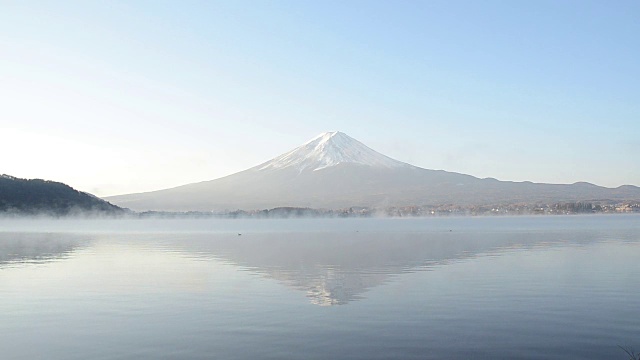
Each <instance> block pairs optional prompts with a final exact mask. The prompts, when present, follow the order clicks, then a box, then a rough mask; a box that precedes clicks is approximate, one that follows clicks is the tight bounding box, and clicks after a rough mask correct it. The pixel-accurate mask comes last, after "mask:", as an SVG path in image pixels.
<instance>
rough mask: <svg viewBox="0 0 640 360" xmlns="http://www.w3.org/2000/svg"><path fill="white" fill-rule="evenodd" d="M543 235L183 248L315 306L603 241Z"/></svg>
mask: <svg viewBox="0 0 640 360" xmlns="http://www.w3.org/2000/svg"><path fill="white" fill-rule="evenodd" d="M565 235H566V234H563V233H562V232H559V233H551V234H550V233H545V234H544V236H542V237H541V236H540V235H539V234H526V233H517V234H515V233H508V232H507V233H485V234H483V236H479V235H478V234H477V233H453V232H446V233H430V234H421V233H396V234H393V233H384V234H376V233H366V232H362V233H361V232H353V233H331V232H327V233H285V234H269V233H267V234H243V236H241V237H240V236H235V237H229V236H227V237H207V236H202V237H199V238H198V239H193V238H191V239H185V241H184V242H180V243H177V245H180V246H184V248H183V249H184V250H185V251H187V252H191V253H194V252H195V253H196V254H198V256H213V257H215V258H217V259H220V260H222V261H224V262H226V263H229V264H233V265H235V266H238V267H241V268H242V269H244V270H245V271H249V272H251V273H254V274H258V275H261V276H264V277H267V278H271V279H275V280H277V281H279V282H280V283H282V284H284V285H286V286H288V287H291V288H294V289H297V290H300V291H304V292H306V294H307V297H308V298H309V299H310V301H311V302H312V303H314V304H317V305H322V306H330V305H344V304H347V303H349V302H351V301H355V300H358V299H361V298H363V295H362V294H364V293H365V292H366V291H368V290H369V289H371V288H374V287H376V286H379V285H381V284H384V283H385V282H387V281H389V280H390V279H392V278H393V277H395V276H397V275H400V274H403V273H409V272H415V271H424V270H429V269H430V268H432V267H435V266H443V265H446V264H449V263H452V262H456V261H460V260H463V259H467V258H471V257H476V256H490V255H496V254H499V253H501V252H504V251H513V250H518V249H519V250H523V249H529V248H535V247H548V246H557V245H561V244H564V243H567V242H569V243H574V244H575V243H581V244H588V243H590V242H594V241H596V240H597V239H599V237H596V236H594V235H595V234H594V233H593V232H589V233H587V232H585V233H584V234H583V235H582V236H576V234H575V233H573V234H572V237H571V239H572V240H566V239H567V237H566V236H565Z"/></svg>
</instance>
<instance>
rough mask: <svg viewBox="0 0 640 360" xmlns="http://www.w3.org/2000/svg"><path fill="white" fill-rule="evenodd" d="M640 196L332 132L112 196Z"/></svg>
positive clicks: (322, 204) (233, 200)
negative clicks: (172, 183) (268, 155)
mask: <svg viewBox="0 0 640 360" xmlns="http://www.w3.org/2000/svg"><path fill="white" fill-rule="evenodd" d="M630 199H634V200H637V199H640V188H639V187H636V186H630V185H624V186H620V187H618V188H615V189H612V188H605V187H601V186H596V185H593V184H589V183H575V184H541V183H531V182H510V181H498V180H496V179H492V178H487V179H480V178H477V177H473V176H470V175H464V174H459V173H454V172H448V171H443V170H428V169H423V168H420V167H417V166H413V165H410V164H407V163H404V162H401V161H398V160H395V159H392V158H390V157H387V156H385V155H383V154H380V153H378V152H376V151H374V150H372V149H371V148H369V147H367V146H366V145H364V144H362V143H361V142H359V141H357V140H355V139H353V138H351V137H349V136H348V135H346V134H344V133H341V132H337V131H336V132H327V133H323V134H320V135H319V136H317V137H315V138H313V139H311V140H310V141H308V142H307V143H305V144H303V145H301V146H299V147H297V148H295V149H293V150H291V151H290V152H287V153H285V154H282V155H280V156H278V157H276V158H274V159H272V160H270V161H267V162H265V163H263V164H260V165H257V166H255V167H252V168H250V169H247V170H244V171H241V172H238V173H235V174H232V175H229V176H225V177H222V178H219V179H215V180H210V181H204V182H199V183H194V184H188V185H183V186H179V187H175V188H171V189H165V190H159V191H152V192H146V193H138V194H128V195H119V196H112V197H108V198H107V200H108V201H110V202H111V203H114V204H116V205H118V206H122V207H127V208H130V209H132V210H137V211H145V210H159V211H224V210H236V209H242V210H255V209H267V208H274V207H280V206H291V207H311V208H330V209H337V208H345V207H351V206H364V207H389V206H409V205H441V204H457V205H487V204H497V203H517V202H547V203H549V202H557V201H587V200H612V201H616V200H630Z"/></svg>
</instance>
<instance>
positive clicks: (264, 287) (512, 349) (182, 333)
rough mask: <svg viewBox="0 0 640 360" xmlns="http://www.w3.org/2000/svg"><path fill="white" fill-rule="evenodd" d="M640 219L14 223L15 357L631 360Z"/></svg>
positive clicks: (3, 253) (10, 231)
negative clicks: (629, 356)
mask: <svg viewBox="0 0 640 360" xmlns="http://www.w3.org/2000/svg"><path fill="white" fill-rule="evenodd" d="M639 275H640V216H638V215H616V216H599V215H593V216H557V217H553V216H548V217H542V216H541V217H488V218H482V217H478V218H476V217H462V218H446V217H445V218H427V219H416V218H414V219H287V220H215V219H213V220H212V219H199V220H163V219H155V220H7V219H4V220H0V354H1V355H0V357H1V358H2V359H29V360H35V359H47V360H51V359H65V360H68V359H82V360H86V359H154V360H155V359H392V358H395V359H463V358H465V359H628V356H626V355H625V353H624V352H623V351H622V350H621V349H620V348H619V347H618V346H623V347H627V348H635V349H636V350H640V276H639Z"/></svg>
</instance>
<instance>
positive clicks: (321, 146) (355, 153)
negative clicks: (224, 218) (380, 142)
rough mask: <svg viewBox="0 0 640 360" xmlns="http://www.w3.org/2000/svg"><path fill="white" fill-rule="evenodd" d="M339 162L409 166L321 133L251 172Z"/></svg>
mask: <svg viewBox="0 0 640 360" xmlns="http://www.w3.org/2000/svg"><path fill="white" fill-rule="evenodd" d="M342 163H351V164H360V165H367V166H372V167H377V168H399V167H411V165H409V164H406V163H403V162H400V161H398V160H394V159H392V158H390V157H387V156H385V155H382V154H380V153H378V152H376V151H375V150H372V149H371V148H369V147H367V146H366V145H364V144H363V143H361V142H359V141H358V140H356V139H354V138H352V137H350V136H348V135H347V134H345V133H342V132H339V131H334V132H326V133H323V134H320V135H318V136H316V137H315V138H313V139H311V140H309V141H308V142H307V143H305V144H303V145H302V146H300V147H298V148H296V149H294V150H292V151H290V152H288V153H285V154H282V155H280V156H278V157H276V158H274V159H272V160H270V161H268V162H266V163H264V164H261V165H258V166H257V167H256V168H254V169H256V170H259V171H264V170H275V169H284V168H290V167H293V168H296V169H298V170H299V171H300V172H302V171H316V170H321V169H324V168H327V167H331V166H336V165H338V164H342Z"/></svg>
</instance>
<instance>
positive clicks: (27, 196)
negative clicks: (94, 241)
mask: <svg viewBox="0 0 640 360" xmlns="http://www.w3.org/2000/svg"><path fill="white" fill-rule="evenodd" d="M121 213H124V210H123V209H121V208H119V207H117V206H115V205H112V204H110V203H108V202H106V201H104V200H102V199H100V198H97V197H95V196H93V195H91V194H87V193H84V192H81V191H77V190H75V189H73V188H72V187H70V186H68V185H65V184H63V183H59V182H55V181H47V180H41V179H20V178H16V177H13V176H9V175H0V214H12V215H35V214H48V215H55V216H64V215H80V214H91V215H104V214H111V215H113V214H121Z"/></svg>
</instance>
